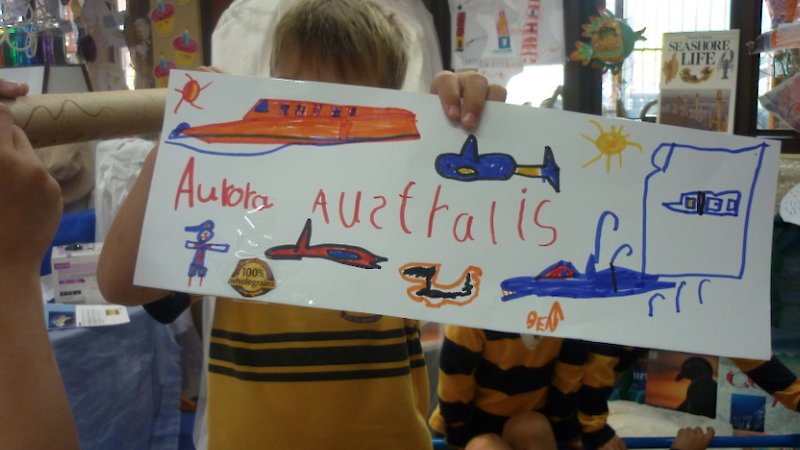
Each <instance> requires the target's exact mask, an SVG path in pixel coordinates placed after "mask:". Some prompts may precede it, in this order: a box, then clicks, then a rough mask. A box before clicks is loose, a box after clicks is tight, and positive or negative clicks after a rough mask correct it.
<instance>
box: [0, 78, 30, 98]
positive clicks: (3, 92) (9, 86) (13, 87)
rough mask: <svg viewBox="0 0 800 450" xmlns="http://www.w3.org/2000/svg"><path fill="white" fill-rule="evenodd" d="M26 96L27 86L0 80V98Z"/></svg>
mask: <svg viewBox="0 0 800 450" xmlns="http://www.w3.org/2000/svg"><path fill="white" fill-rule="evenodd" d="M23 95H28V84H27V83H20V82H17V81H11V80H6V79H5V78H0V97H2V98H17V97H22V96H23Z"/></svg>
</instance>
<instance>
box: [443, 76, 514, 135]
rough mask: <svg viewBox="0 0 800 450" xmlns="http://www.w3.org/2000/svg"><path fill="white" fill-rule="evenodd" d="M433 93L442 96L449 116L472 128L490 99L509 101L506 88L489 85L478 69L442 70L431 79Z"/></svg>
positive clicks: (445, 110) (467, 127)
mask: <svg viewBox="0 0 800 450" xmlns="http://www.w3.org/2000/svg"><path fill="white" fill-rule="evenodd" d="M431 94H437V95H438V96H439V100H441V102H442V109H444V113H445V115H446V116H447V117H448V118H449V119H451V120H458V121H459V122H461V126H463V127H464V128H466V129H468V130H471V129H473V128H475V127H476V126H477V125H478V120H480V117H481V111H482V110H483V105H484V104H485V103H486V101H487V100H489V101H495V102H504V101H505V100H506V88H504V87H503V86H500V85H499V84H489V81H488V80H487V79H486V77H485V76H483V75H481V74H479V73H478V72H459V73H453V72H448V71H443V72H439V74H438V75H436V77H435V78H434V79H433V82H431Z"/></svg>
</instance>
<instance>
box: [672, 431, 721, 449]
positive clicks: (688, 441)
mask: <svg viewBox="0 0 800 450" xmlns="http://www.w3.org/2000/svg"><path fill="white" fill-rule="evenodd" d="M706 430H707V431H706V432H705V433H704V432H703V429H702V428H700V427H697V428H681V430H680V431H678V436H676V437H675V440H674V441H672V445H671V446H670V448H671V449H676V450H678V449H679V450H705V449H706V448H708V445H709V444H711V439H714V429H713V428H711V427H708V428H707V429H706Z"/></svg>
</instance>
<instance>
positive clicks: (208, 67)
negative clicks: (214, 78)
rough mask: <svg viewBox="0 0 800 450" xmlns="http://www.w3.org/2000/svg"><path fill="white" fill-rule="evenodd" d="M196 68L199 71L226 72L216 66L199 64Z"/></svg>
mask: <svg viewBox="0 0 800 450" xmlns="http://www.w3.org/2000/svg"><path fill="white" fill-rule="evenodd" d="M197 70H198V71H199V72H209V73H228V72H225V71H224V70H222V69H220V68H219V67H217V66H200V67H198V68H197Z"/></svg>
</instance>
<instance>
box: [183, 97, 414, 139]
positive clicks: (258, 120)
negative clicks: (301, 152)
mask: <svg viewBox="0 0 800 450" xmlns="http://www.w3.org/2000/svg"><path fill="white" fill-rule="evenodd" d="M416 122H417V120H416V115H415V114H414V113H412V112H411V111H408V110H405V109H401V108H375V107H368V106H345V105H334V104H330V103H316V102H306V101H294V100H265V99H261V100H259V101H257V102H256V104H255V106H253V108H252V109H251V110H250V111H248V113H247V114H245V116H244V118H243V119H242V120H238V121H235V122H226V123H215V124H209V125H202V126H197V127H192V126H190V125H189V124H188V123H185V122H184V123H181V124H180V125H178V127H177V128H176V129H175V130H173V131H172V133H170V135H169V137H170V139H179V138H189V137H191V138H195V139H199V140H201V141H203V142H206V143H209V144H216V143H227V144H283V145H292V144H295V145H296V144H300V145H303V144H306V145H335V144H347V143H355V142H378V141H405V140H414V139H419V131H418V130H417V125H416Z"/></svg>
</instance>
